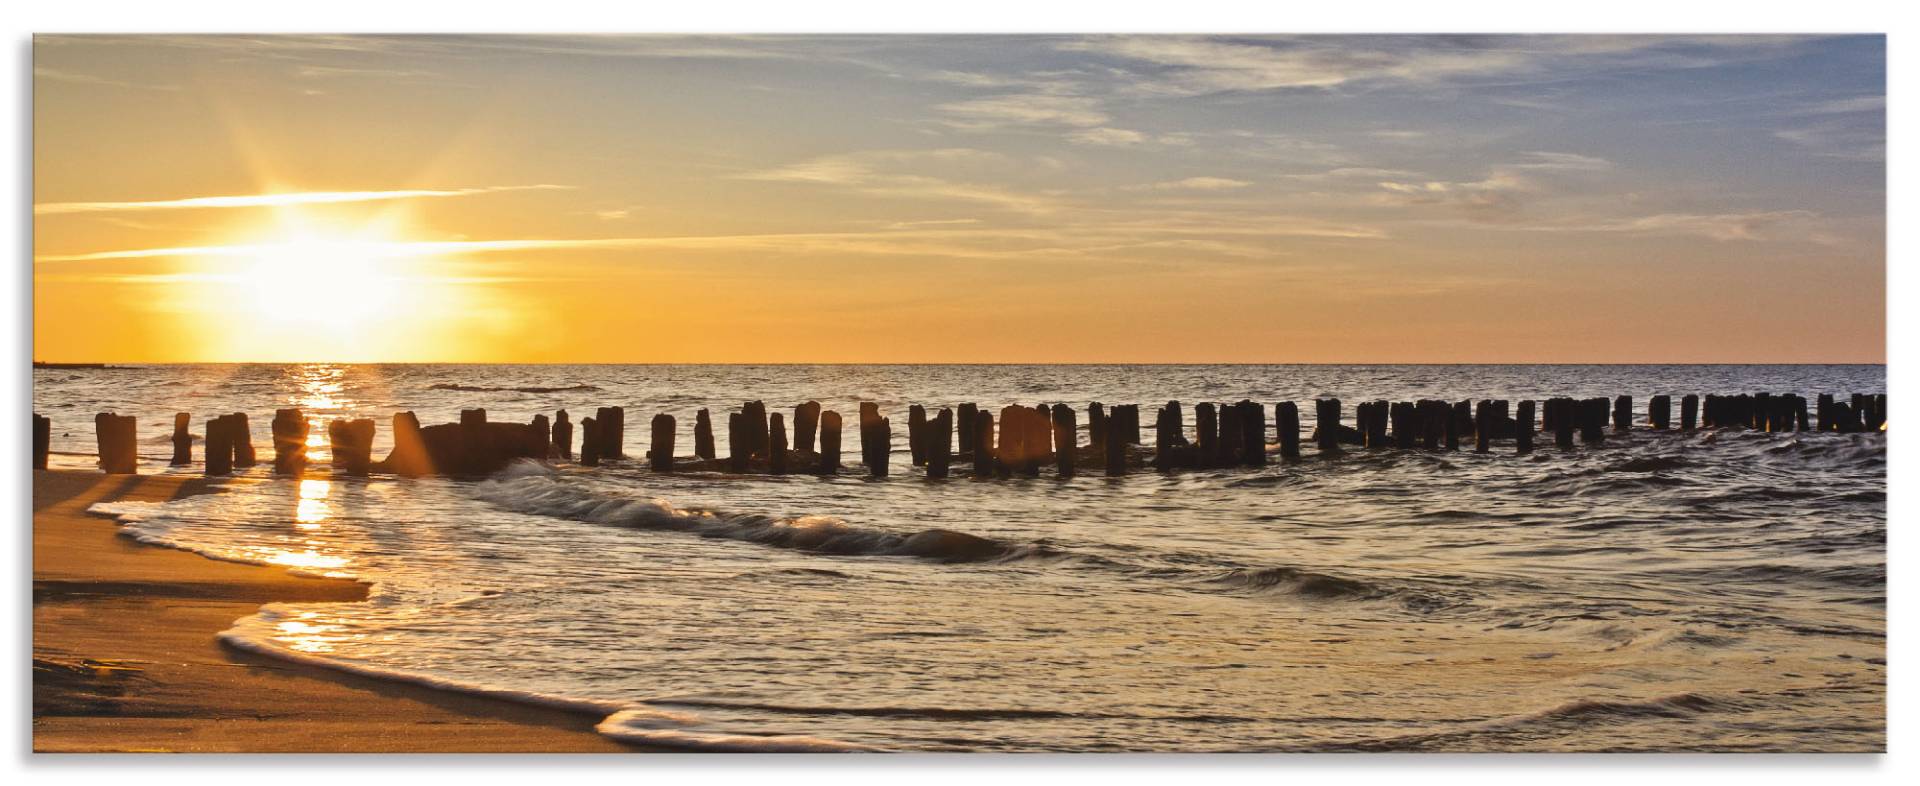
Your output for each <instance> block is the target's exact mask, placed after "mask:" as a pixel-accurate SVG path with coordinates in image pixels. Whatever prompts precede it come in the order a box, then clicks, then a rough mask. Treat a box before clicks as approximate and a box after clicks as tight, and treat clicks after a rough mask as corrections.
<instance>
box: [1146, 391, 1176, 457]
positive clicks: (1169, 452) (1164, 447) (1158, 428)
mask: <svg viewBox="0 0 1920 786" xmlns="http://www.w3.org/2000/svg"><path fill="white" fill-rule="evenodd" d="M1179 406H1180V403H1179V402H1177V401H1169V402H1167V404H1166V406H1163V407H1161V408H1160V411H1159V412H1158V413H1156V414H1155V415H1154V418H1153V466H1154V468H1155V469H1160V470H1168V469H1173V467H1174V458H1173V450H1174V446H1175V445H1174V439H1175V435H1177V434H1178V433H1179V427H1178V426H1175V425H1173V424H1174V423H1175V422H1177V420H1176V419H1177V418H1179V417H1180V415H1179V410H1178V407H1179Z"/></svg>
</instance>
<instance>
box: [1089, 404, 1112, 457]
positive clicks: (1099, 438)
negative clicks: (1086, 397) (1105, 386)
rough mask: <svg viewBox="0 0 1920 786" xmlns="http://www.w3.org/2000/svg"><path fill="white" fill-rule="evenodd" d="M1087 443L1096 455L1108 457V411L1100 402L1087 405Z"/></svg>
mask: <svg viewBox="0 0 1920 786" xmlns="http://www.w3.org/2000/svg"><path fill="white" fill-rule="evenodd" d="M1087 442H1088V443H1090V444H1091V445H1092V446H1093V452H1094V455H1097V456H1105V455H1107V453H1106V451H1107V448H1106V445H1107V410H1106V408H1105V407H1103V406H1101V404H1100V402H1098V401H1095V402H1093V403H1091V404H1088V405H1087ZM1103 460H1104V459H1103Z"/></svg>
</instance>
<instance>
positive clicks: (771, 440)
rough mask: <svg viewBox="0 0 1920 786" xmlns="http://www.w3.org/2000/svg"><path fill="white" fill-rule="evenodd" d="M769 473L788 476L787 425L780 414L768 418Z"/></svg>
mask: <svg viewBox="0 0 1920 786" xmlns="http://www.w3.org/2000/svg"><path fill="white" fill-rule="evenodd" d="M767 471H768V472H771V473H773V474H775V475H785V474H787V423H786V417H785V416H783V415H781V414H780V413H778V412H775V413H773V414H771V415H768V416H767Z"/></svg>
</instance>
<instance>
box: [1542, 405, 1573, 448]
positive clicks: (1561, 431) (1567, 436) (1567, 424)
mask: <svg viewBox="0 0 1920 786" xmlns="http://www.w3.org/2000/svg"><path fill="white" fill-rule="evenodd" d="M1547 408H1548V409H1549V410H1550V411H1551V412H1552V418H1551V419H1552V420H1553V445H1554V447H1557V448H1562V449H1570V448H1572V447H1573V428H1574V412H1573V409H1574V400H1573V399H1571V398H1555V399H1550V400H1548V401H1547Z"/></svg>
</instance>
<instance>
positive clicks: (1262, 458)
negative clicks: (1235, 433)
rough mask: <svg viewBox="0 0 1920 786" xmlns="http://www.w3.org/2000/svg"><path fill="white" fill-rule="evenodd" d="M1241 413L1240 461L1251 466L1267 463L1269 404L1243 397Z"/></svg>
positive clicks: (1262, 465) (1260, 465)
mask: <svg viewBox="0 0 1920 786" xmlns="http://www.w3.org/2000/svg"><path fill="white" fill-rule="evenodd" d="M1239 407H1240V409H1241V413H1240V432H1241V436H1240V463H1241V464H1245V465H1246V466H1249V467H1264V466H1266V465H1267V405H1265V404H1261V403H1258V402H1254V401H1248V400H1245V399H1242V400H1241V401H1240V404H1239Z"/></svg>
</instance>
